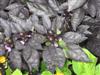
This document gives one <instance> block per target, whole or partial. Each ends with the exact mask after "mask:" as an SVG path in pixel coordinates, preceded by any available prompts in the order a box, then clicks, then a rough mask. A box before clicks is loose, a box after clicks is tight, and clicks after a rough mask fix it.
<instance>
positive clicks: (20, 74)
mask: <svg viewBox="0 0 100 75" xmlns="http://www.w3.org/2000/svg"><path fill="white" fill-rule="evenodd" d="M11 75H22V73H21V71H20V70H19V69H16V70H15V71H14V72H13V73H12V74H11Z"/></svg>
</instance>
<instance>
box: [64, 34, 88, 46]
mask: <svg viewBox="0 0 100 75" xmlns="http://www.w3.org/2000/svg"><path fill="white" fill-rule="evenodd" d="M86 39H87V37H85V35H84V34H80V33H76V32H67V33H65V34H64V35H63V40H64V41H65V42H66V43H77V44H78V43H81V42H83V41H84V40H86Z"/></svg>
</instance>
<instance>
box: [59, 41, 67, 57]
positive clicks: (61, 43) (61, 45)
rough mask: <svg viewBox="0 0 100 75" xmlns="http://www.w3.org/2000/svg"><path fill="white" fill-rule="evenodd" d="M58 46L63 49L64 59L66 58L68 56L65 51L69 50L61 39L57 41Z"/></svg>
mask: <svg viewBox="0 0 100 75" xmlns="http://www.w3.org/2000/svg"><path fill="white" fill-rule="evenodd" d="M58 45H59V46H60V47H62V48H63V52H64V55H65V57H66V58H68V56H67V54H66V50H69V49H68V47H67V45H66V43H65V42H64V41H63V40H62V39H59V40H58Z"/></svg>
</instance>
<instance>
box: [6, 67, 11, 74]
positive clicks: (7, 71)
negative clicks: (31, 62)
mask: <svg viewBox="0 0 100 75" xmlns="http://www.w3.org/2000/svg"><path fill="white" fill-rule="evenodd" d="M11 73H12V70H11V68H10V67H9V66H8V68H7V69H6V75H11Z"/></svg>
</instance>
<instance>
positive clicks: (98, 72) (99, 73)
mask: <svg viewBox="0 0 100 75" xmlns="http://www.w3.org/2000/svg"><path fill="white" fill-rule="evenodd" d="M95 75H100V64H98V65H97V66H96V70H95Z"/></svg>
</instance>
